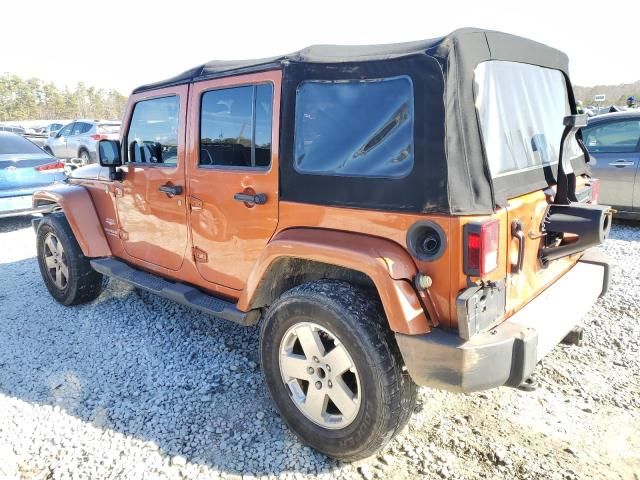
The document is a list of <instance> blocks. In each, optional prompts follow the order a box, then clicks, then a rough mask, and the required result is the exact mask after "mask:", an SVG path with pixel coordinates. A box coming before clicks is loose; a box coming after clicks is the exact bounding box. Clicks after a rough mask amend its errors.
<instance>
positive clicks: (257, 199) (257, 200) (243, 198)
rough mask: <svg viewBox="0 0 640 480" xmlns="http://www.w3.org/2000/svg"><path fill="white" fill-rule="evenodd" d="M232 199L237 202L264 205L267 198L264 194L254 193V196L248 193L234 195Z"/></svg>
mask: <svg viewBox="0 0 640 480" xmlns="http://www.w3.org/2000/svg"><path fill="white" fill-rule="evenodd" d="M233 199H234V200H237V201H238V202H244V203H254V204H256V205H264V204H265V203H267V196H266V195H265V194H264V193H256V194H255V195H251V194H248V193H236V194H235V195H234V196H233Z"/></svg>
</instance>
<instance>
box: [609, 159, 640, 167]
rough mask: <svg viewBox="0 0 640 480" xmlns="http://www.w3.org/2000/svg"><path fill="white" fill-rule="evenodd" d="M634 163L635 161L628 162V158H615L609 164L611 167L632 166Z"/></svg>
mask: <svg viewBox="0 0 640 480" xmlns="http://www.w3.org/2000/svg"><path fill="white" fill-rule="evenodd" d="M635 164H636V163H635V162H630V161H629V160H616V161H615V162H611V163H610V164H609V165H610V166H611V167H633V166H634V165H635Z"/></svg>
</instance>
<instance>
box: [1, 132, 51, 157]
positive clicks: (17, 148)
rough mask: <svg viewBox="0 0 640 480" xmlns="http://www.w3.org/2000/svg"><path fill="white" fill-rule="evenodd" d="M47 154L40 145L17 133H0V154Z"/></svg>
mask: <svg viewBox="0 0 640 480" xmlns="http://www.w3.org/2000/svg"><path fill="white" fill-rule="evenodd" d="M25 154H37V155H38V156H44V155H47V154H46V153H45V152H44V151H43V150H41V149H40V147H37V146H36V145H35V144H33V143H31V142H30V141H29V140H27V139H26V138H22V137H19V136H18V135H0V155H20V156H22V155H25Z"/></svg>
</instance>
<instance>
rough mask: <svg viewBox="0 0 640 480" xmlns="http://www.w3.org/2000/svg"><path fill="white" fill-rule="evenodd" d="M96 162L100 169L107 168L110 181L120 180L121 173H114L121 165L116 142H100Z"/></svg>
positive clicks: (118, 147)
mask: <svg viewBox="0 0 640 480" xmlns="http://www.w3.org/2000/svg"><path fill="white" fill-rule="evenodd" d="M98 162H99V163H100V166H101V167H108V168H109V178H111V180H121V179H122V178H121V177H122V172H120V171H116V167H119V166H120V165H122V156H121V153H120V142H119V141H118V140H100V141H99V142H98Z"/></svg>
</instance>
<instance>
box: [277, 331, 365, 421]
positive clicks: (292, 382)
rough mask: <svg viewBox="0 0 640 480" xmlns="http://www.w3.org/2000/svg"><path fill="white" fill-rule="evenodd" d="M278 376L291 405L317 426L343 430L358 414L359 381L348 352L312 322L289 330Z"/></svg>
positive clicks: (282, 350) (281, 351)
mask: <svg viewBox="0 0 640 480" xmlns="http://www.w3.org/2000/svg"><path fill="white" fill-rule="evenodd" d="M279 353H280V355H279V365H280V375H281V376H282V381H283V382H284V384H285V386H286V388H287V390H288V391H289V396H290V398H291V400H292V401H293V403H294V405H295V406H296V407H297V408H298V410H300V412H302V414H303V415H304V416H305V417H307V418H308V419H309V420H311V421H312V422H313V423H315V424H316V425H319V426H321V427H324V428H328V429H338V428H345V427H346V426H348V425H350V424H351V423H352V422H353V421H354V420H355V418H356V416H357V415H358V412H359V411H360V403H361V400H362V398H361V388H360V377H359V375H358V370H357V369H356V367H355V363H354V361H353V359H352V358H351V355H350V354H349V352H348V351H347V348H346V347H345V346H344V345H343V344H342V343H341V342H340V341H339V340H338V338H337V337H336V336H335V335H334V334H333V333H332V332H330V331H329V330H327V329H326V328H324V327H321V326H320V325H318V324H316V323H313V322H301V323H296V324H295V325H293V326H291V327H290V328H289V329H288V330H287V331H286V332H285V334H284V336H283V337H282V341H281V342H280V350H279Z"/></svg>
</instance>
